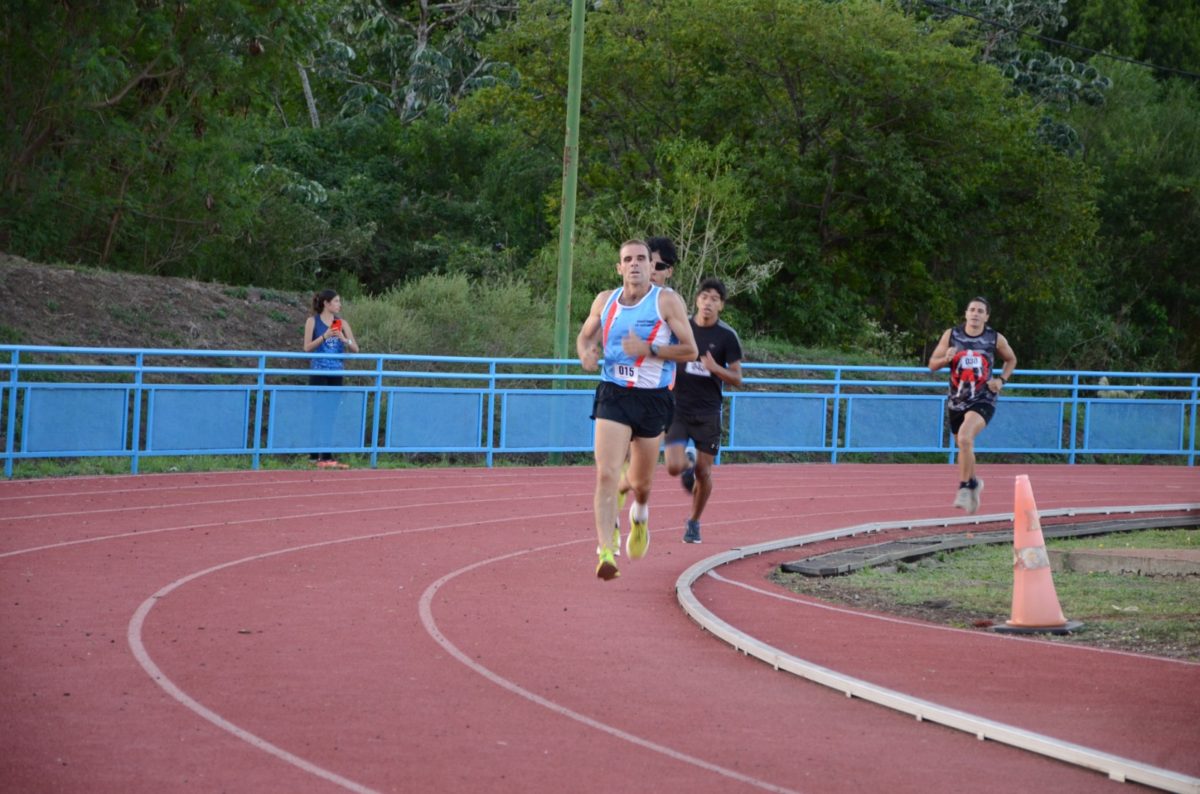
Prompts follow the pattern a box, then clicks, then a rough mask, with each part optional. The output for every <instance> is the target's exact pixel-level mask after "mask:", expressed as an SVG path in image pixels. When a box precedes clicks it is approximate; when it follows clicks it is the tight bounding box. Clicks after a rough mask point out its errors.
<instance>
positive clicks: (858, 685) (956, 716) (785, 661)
mask: <svg viewBox="0 0 1200 794" xmlns="http://www.w3.org/2000/svg"><path fill="white" fill-rule="evenodd" d="M1196 510H1200V503H1196V502H1192V503H1184V504H1170V505H1139V506H1127V507H1103V508H1060V509H1057V510H1044V511H1039V515H1040V516H1042V517H1043V518H1045V517H1048V516H1064V515H1065V516H1076V515H1096V514H1106V515H1109V514H1113V513H1151V512H1161V513H1169V512H1192V511H1196ZM1012 518H1013V514H1012V513H996V514H991V515H986V516H971V517H969V518H939V519H922V520H917V521H894V522H874V523H869V524H857V525H854V526H849V527H842V528H840V529H832V530H828V531H826V532H819V533H815V534H812V535H799V536H793V537H790V538H784V539H781V540H774V541H768V542H766V543H757V544H754V545H750V546H742V547H739V548H734V549H730V550H729V551H726V552H723V553H721V554H716V555H714V556H712V557H709V558H707V559H704V560H701V561H700V562H697V563H696V564H694V565H692V566H691V567H689V568H688V569H687V570H685V571H684V572H683V573H682V574H680V576H679V578H678V579H677V580H676V581H675V595H676V599H677V600H678V601H679V605H680V606H681V607H683V611H684V612H686V613H687V614H688V615H689V616H690V617H691V618H692V619H693V620H695V621H696V622H697V623H698V624H699V625H700V626H701V627H702V628H704V629H705V630H707V631H708V632H710V633H711V634H713V635H714V636H716V637H719V638H720V639H722V640H724V641H725V642H727V643H729V644H730V645H732V646H733V647H734V648H735V649H737V650H739V651H741V652H742V653H744V654H746V655H748V656H753V657H755V658H757V659H760V660H761V661H764V662H766V663H767V664H769V665H771V666H772V667H773V668H775V669H776V670H783V671H785V672H788V673H791V674H793V675H797V676H800V677H802V678H806V679H808V680H810V681H813V682H814V683H818V684H821V685H822V686H826V687H829V688H830V689H835V690H838V691H839V692H842V693H843V694H845V695H846V697H857V698H861V699H862V700H867V701H870V702H872V703H875V704H877V705H880V706H885V707H887V708H890V709H893V710H895V711H899V712H902V713H905V714H910V715H912V716H914V717H916V718H917V720H919V721H929V722H934V723H937V724H939V725H943V726H946V727H948V728H953V729H955V730H959V731H963V732H965V733H971V734H974V735H975V737H976V738H978V739H979V740H980V741H983V740H984V739H991V740H993V741H996V742H1001V743H1003V744H1007V745H1011V746H1013V747H1017V748H1020V749H1023V750H1028V751H1030V752H1034V753H1038V754H1041V755H1045V756H1048V757H1050V758H1055V759H1057V760H1060V761H1065V762H1067V763H1070V764H1075V765H1076V766H1081V767H1084V768H1087V769H1092V770H1095V771H1098V772H1102V773H1104V774H1106V775H1107V776H1108V777H1109V778H1110V779H1112V780H1116V781H1121V782H1126V781H1130V782H1136V783H1141V784H1144V785H1147V786H1153V787H1155V788H1159V789H1162V790H1164V791H1171V792H1181V793H1183V794H1200V778H1195V777H1192V776H1190V775H1184V774H1181V773H1179V772H1173V771H1171V770H1169V769H1162V768H1159V767H1155V766H1151V765H1149V764H1143V763H1141V762H1139V761H1134V760H1131V759H1128V758H1122V757H1121V756H1117V755H1113V754H1111V753H1105V752H1101V751H1099V750H1095V749H1092V748H1090V747H1084V746H1082V745H1078V744H1074V743H1071V742H1066V741H1062V740H1060V739H1055V738H1054V737H1052V736H1046V735H1043V734H1039V733H1034V732H1032V731H1027V730H1023V729H1021V728H1017V727H1014V726H1012V725H1007V724H1005V723H1002V722H997V721H994V720H989V719H986V718H984V717H979V716H977V715H974V714H970V713H967V712H964V711H961V710H959V709H953V708H949V707H946V706H942V705H939V704H937V703H933V702H931V701H928V700H924V699H922V698H917V697H913V696H910V695H905V694H904V693H902V692H897V691H895V690H892V689H887V688H885V687H881V686H877V685H875V684H872V683H870V682H868V681H864V680H862V679H859V678H854V677H852V676H848V675H843V674H841V673H838V672H837V671H836V670H831V669H830V668H828V667H824V666H822V665H818V664H815V663H813V662H809V661H805V660H804V659H800V658H797V657H795V656H792V655H791V654H788V653H786V652H784V651H782V650H780V649H778V648H776V647H774V646H772V645H770V644H769V643H766V642H763V641H762V640H759V639H757V638H755V637H752V636H750V635H748V634H746V633H745V632H743V631H741V630H739V629H738V628H736V627H735V626H732V625H730V624H729V623H726V622H725V621H724V620H721V619H720V618H719V617H717V616H716V615H715V614H713V613H712V612H711V611H710V610H708V609H707V608H706V607H704V606H703V605H702V604H701V603H700V600H699V599H698V598H697V597H696V595H695V593H694V592H693V591H692V585H693V584H694V583H695V582H696V580H697V579H699V578H700V577H701V576H703V575H705V574H709V573H711V572H712V571H713V570H715V569H716V568H718V567H720V566H722V565H728V564H729V563H732V562H736V561H738V560H741V559H745V558H747V557H752V556H755V555H759V554H765V553H768V552H774V551H781V550H783V549H787V548H793V547H798V546H806V545H810V544H812V543H817V542H820V541H824V540H834V539H837V538H845V537H852V536H854V535H862V534H874V533H877V532H883V531H886V530H893V529H912V528H915V527H928V526H958V525H962V524H980V523H991V522H996V521H1005V520H1008V521H1011V520H1012Z"/></svg>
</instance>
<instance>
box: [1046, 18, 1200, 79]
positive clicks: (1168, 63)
mask: <svg viewBox="0 0 1200 794" xmlns="http://www.w3.org/2000/svg"><path fill="white" fill-rule="evenodd" d="M1066 16H1067V20H1068V25H1067V28H1066V31H1065V33H1066V35H1067V36H1068V40H1069V41H1070V42H1071V43H1072V44H1078V45H1080V46H1083V47H1088V48H1090V49H1094V50H1107V51H1109V52H1113V53H1116V54H1119V55H1123V56H1125V57H1127V58H1132V59H1134V60H1138V61H1146V62H1149V63H1152V64H1154V65H1156V66H1161V67H1164V68H1165V69H1175V70H1181V71H1187V72H1192V73H1194V74H1196V73H1200V5H1197V4H1196V3H1194V2H1191V0H1072V2H1071V3H1070V5H1069V6H1067V9H1066ZM1162 76H1164V77H1165V76H1166V73H1164V74H1163V75H1162Z"/></svg>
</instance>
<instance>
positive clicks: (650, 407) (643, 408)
mask: <svg viewBox="0 0 1200 794" xmlns="http://www.w3.org/2000/svg"><path fill="white" fill-rule="evenodd" d="M674 413H675V399H674V398H673V397H672V396H671V390H670V389H629V388H625V387H624V386H618V385H617V384H615V383H609V382H608V381H602V382H601V383H600V385H599V386H597V387H596V398H595V400H594V401H593V402H592V418H593V419H608V420H609V421H612V422H619V423H620V424H623V425H629V426H630V427H631V428H633V434H634V435H635V436H637V437H639V438H657V437H658V436H660V435H662V434H663V432H664V431H665V430H666V429H667V427H668V426H669V425H670V424H671V417H672V415H674Z"/></svg>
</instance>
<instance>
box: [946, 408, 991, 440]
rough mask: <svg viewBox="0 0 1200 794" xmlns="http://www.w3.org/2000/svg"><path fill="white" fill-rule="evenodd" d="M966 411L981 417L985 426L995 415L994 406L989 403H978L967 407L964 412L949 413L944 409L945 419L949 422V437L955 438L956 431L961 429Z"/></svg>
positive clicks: (949, 411) (948, 410)
mask: <svg viewBox="0 0 1200 794" xmlns="http://www.w3.org/2000/svg"><path fill="white" fill-rule="evenodd" d="M967 411H974V412H975V413H977V414H979V415H980V416H982V417H983V423H984V424H985V425H986V424H988V423H990V422H991V421H992V417H993V416H995V415H996V406H994V405H992V404H991V403H978V404H977V405H970V406H967V410H966V411H951V410H950V409H948V408H947V409H946V419H947V420H948V421H949V422H950V435H952V436H957V435H958V429H959V428H960V427H962V423H963V417H965V416H966V415H967Z"/></svg>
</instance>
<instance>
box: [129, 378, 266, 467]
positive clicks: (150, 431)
mask: <svg viewBox="0 0 1200 794" xmlns="http://www.w3.org/2000/svg"><path fill="white" fill-rule="evenodd" d="M148 391H149V394H150V398H149V403H148V405H149V413H148V414H147V418H146V422H147V427H146V452H163V453H165V452H175V453H183V452H200V453H213V452H217V451H221V452H244V451H246V450H247V449H248V446H247V438H248V435H247V431H248V429H249V426H250V392H249V390H248V389H246V388H223V387H205V386H159V387H154V388H151V389H148Z"/></svg>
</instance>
